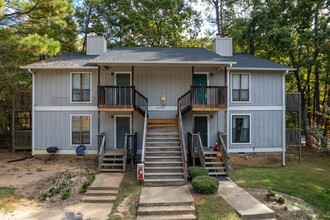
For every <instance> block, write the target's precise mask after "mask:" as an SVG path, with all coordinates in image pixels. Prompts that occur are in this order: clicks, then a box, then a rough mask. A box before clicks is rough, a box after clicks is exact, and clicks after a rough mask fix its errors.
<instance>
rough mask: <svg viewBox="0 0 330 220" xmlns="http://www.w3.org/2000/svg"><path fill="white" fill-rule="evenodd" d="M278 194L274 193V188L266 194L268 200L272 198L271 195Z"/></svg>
mask: <svg viewBox="0 0 330 220" xmlns="http://www.w3.org/2000/svg"><path fill="white" fill-rule="evenodd" d="M275 196H276V194H275V193H273V191H272V190H268V193H267V194H266V197H267V200H270V197H274V198H275Z"/></svg>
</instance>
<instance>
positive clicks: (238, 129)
mask: <svg viewBox="0 0 330 220" xmlns="http://www.w3.org/2000/svg"><path fill="white" fill-rule="evenodd" d="M232 143H250V115H233V116H232Z"/></svg>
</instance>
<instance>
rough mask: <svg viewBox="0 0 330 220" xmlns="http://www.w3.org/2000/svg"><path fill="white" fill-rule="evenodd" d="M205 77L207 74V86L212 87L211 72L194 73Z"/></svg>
mask: <svg viewBox="0 0 330 220" xmlns="http://www.w3.org/2000/svg"><path fill="white" fill-rule="evenodd" d="M195 74H196V75H203V74H205V75H206V81H207V82H206V86H209V85H210V72H194V75H195ZM194 86H195V83H194Z"/></svg>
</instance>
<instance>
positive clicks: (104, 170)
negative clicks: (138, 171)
mask: <svg viewBox="0 0 330 220" xmlns="http://www.w3.org/2000/svg"><path fill="white" fill-rule="evenodd" d="M113 171H116V172H123V169H101V172H113Z"/></svg>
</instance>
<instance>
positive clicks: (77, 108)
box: [35, 106, 98, 112]
mask: <svg viewBox="0 0 330 220" xmlns="http://www.w3.org/2000/svg"><path fill="white" fill-rule="evenodd" d="M35 110H36V111H39V112H52V111H54V112H55V111H59V112H61V111H98V108H97V106H36V107H35Z"/></svg>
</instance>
